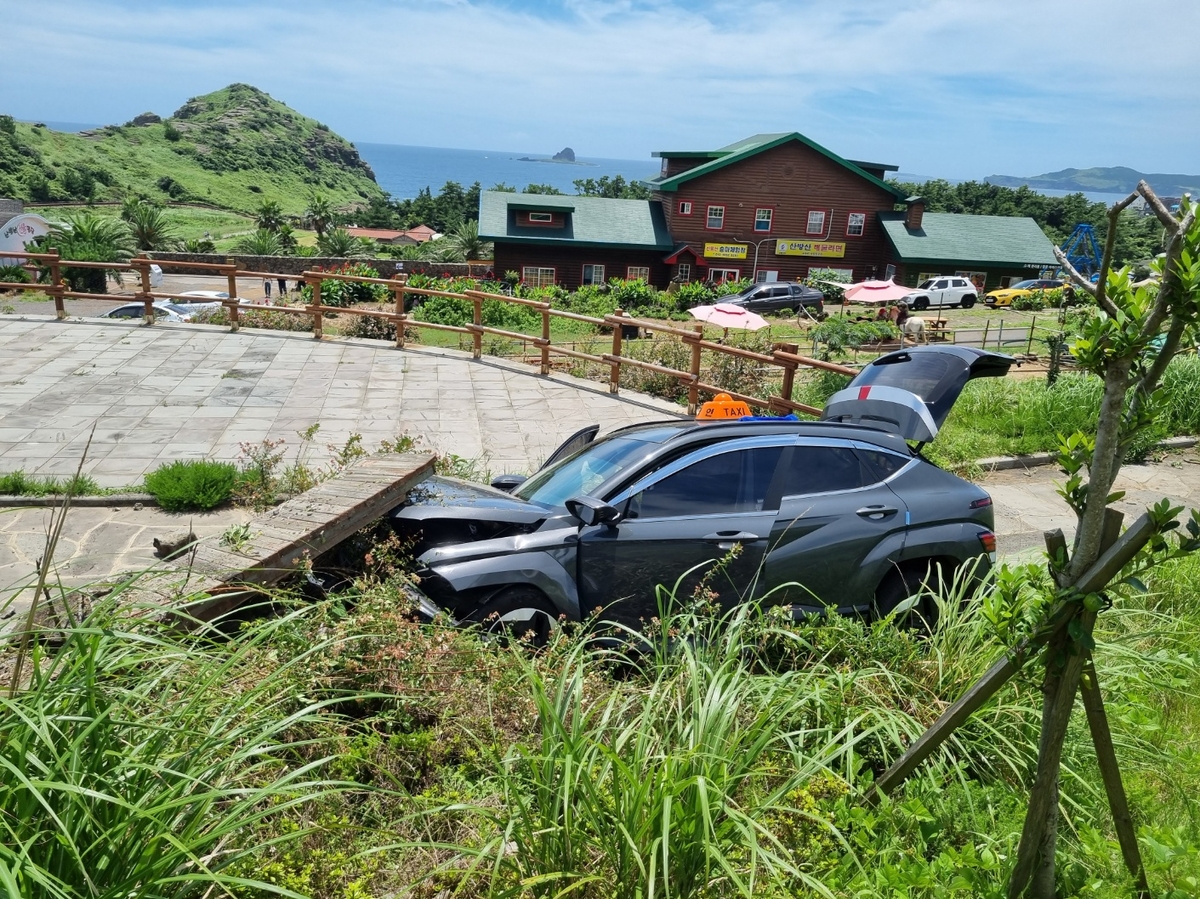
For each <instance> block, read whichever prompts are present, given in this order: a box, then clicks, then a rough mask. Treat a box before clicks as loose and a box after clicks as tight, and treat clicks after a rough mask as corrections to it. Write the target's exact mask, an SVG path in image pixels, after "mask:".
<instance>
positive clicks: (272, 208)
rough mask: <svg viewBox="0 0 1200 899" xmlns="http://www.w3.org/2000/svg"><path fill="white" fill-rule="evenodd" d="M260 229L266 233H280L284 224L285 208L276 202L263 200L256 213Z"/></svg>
mask: <svg viewBox="0 0 1200 899" xmlns="http://www.w3.org/2000/svg"><path fill="white" fill-rule="evenodd" d="M254 216H255V218H256V219H257V220H258V227H259V228H260V229H261V230H264V231H278V230H279V226H280V225H282V224H283V207H282V206H280V205H279V203H277V202H276V201H275V200H263V201H262V202H261V203H259V204H258V209H256V210H255V212H254Z"/></svg>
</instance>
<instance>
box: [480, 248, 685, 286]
mask: <svg viewBox="0 0 1200 899" xmlns="http://www.w3.org/2000/svg"><path fill="white" fill-rule="evenodd" d="M669 252H670V250H614V249H595V250H592V249H588V248H586V247H579V246H561V247H560V246H542V245H538V244H522V243H505V242H503V241H499V240H497V241H495V263H494V265H495V268H494V271H495V272H496V274H497V275H502V274H503V273H504V272H510V271H515V272H518V273H519V272H520V271H521V269H522V267H523V266H526V265H537V266H541V267H543V268H553V269H554V270H555V271H554V280H555V283H556V284H558V285H560V286H561V287H565V288H566V289H567V290H577V289H578V288H579V287H581V286H582V285H583V267H584V266H585V265H603V266H604V280H605V281H609V280H611V279H613V278H624V277H625V273H626V270H627V269H628V267H629V266H631V265H645V266H649V267H650V283H651V284H653V285H654V286H655V287H660V288H664V287H666V286H667V282H668V281H669V280H670V278H671V275H670V273H669V272H668V270H667V266H666V265H665V264H664V263H663V261H662V260H663V257H664V256H666V255H667V254H668V253H669Z"/></svg>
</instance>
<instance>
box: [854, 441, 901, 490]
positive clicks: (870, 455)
mask: <svg viewBox="0 0 1200 899" xmlns="http://www.w3.org/2000/svg"><path fill="white" fill-rule="evenodd" d="M858 455H859V456H860V457H861V458H862V460H863V465H864V466H865V468H866V469H867V470H866V474H867V481H868V483H871V484H877V483H879V482H880V481H886V480H887V479H888V478H890V477H891V476H892V475H894V474H895V473H896V472H898V471H899V470H900V469H901V468H903V467H904V466H905V465H907V464H908V463H909V462H911V461H912V460H911V459H905V458H904V457H903V456H897V455H896V454H895V453H883V452H879V451H878V450H864V449H860V450H858Z"/></svg>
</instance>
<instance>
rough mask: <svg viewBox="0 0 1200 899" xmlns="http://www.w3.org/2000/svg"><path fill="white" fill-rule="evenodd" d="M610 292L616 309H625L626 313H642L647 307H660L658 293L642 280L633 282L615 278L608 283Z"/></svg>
mask: <svg viewBox="0 0 1200 899" xmlns="http://www.w3.org/2000/svg"><path fill="white" fill-rule="evenodd" d="M608 291H609V296H611V297H612V298H613V302H614V303H616V307H615V308H618V309H624V310H625V311H626V312H633V311H638V312H640V311H641V310H643V309H646V308H647V307H650V306H656V305H658V291H657V290H655V289H654V288H653V287H651V286H650V285H649V284H647V283H646V282H645V281H643V280H642V279H641V278H636V279H634V280H632V281H622V280H621V279H620V278H613V279H612V280H611V281H609V282H608Z"/></svg>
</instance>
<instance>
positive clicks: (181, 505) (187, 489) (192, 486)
mask: <svg viewBox="0 0 1200 899" xmlns="http://www.w3.org/2000/svg"><path fill="white" fill-rule="evenodd" d="M236 478H237V468H236V467H234V466H233V465H231V464H230V463H228V462H211V461H209V460H207V459H204V460H194V459H186V460H185V459H179V460H176V461H175V462H171V463H169V464H167V465H160V466H159V467H158V468H156V469H155V470H154V471H152V472H150V474H148V475H146V491H147V492H148V493H150V494H152V495H153V496H154V498H155V499H156V500H158V504H159V505H160V506H162V507H163V508H164V509H166V510H167V511H168V512H193V511H196V512H207V511H208V510H209V509H215V508H216V507H217V506H219V505H221V504H222V503H226V502H228V501H229V498H230V497H231V496H232V495H233V485H234V481H235V479H236Z"/></svg>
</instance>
